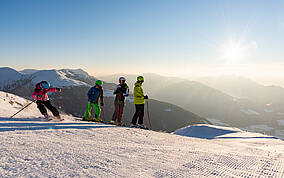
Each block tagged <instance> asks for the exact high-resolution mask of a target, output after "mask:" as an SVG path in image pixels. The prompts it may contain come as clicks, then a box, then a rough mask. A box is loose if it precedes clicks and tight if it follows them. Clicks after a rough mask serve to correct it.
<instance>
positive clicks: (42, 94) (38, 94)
mask: <svg viewBox="0 0 284 178" xmlns="http://www.w3.org/2000/svg"><path fill="white" fill-rule="evenodd" d="M55 91H56V88H52V87H50V88H49V89H47V90H42V89H41V88H40V86H39V85H38V84H37V85H36V88H35V90H34V92H33V94H32V97H33V99H35V100H42V101H47V100H49V98H48V96H47V92H55Z"/></svg>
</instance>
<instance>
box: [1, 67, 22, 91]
mask: <svg viewBox="0 0 284 178" xmlns="http://www.w3.org/2000/svg"><path fill="white" fill-rule="evenodd" d="M21 79H23V75H22V74H21V73H20V72H18V71H16V70H14V69H11V68H9V67H1V68H0V89H1V90H5V89H6V88H9V87H13V86H14V84H15V82H16V81H19V80H21Z"/></svg>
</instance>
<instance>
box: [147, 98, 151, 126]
mask: <svg viewBox="0 0 284 178" xmlns="http://www.w3.org/2000/svg"><path fill="white" fill-rule="evenodd" d="M147 116H148V121H149V125H150V130H152V125H151V121H150V116H149V102H148V99H147Z"/></svg>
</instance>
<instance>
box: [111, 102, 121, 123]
mask: <svg viewBox="0 0 284 178" xmlns="http://www.w3.org/2000/svg"><path fill="white" fill-rule="evenodd" d="M123 108H124V101H118V100H114V113H113V115H112V120H113V121H116V120H117V122H118V123H121V118H122V114H123Z"/></svg>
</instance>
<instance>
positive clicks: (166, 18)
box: [0, 0, 284, 86]
mask: <svg viewBox="0 0 284 178" xmlns="http://www.w3.org/2000/svg"><path fill="white" fill-rule="evenodd" d="M0 15H1V16H2V17H5V18H4V19H3V21H1V22H0V25H1V26H2V27H3V28H2V29H1V33H0V38H1V39H2V40H1V42H0V61H1V65H2V66H10V67H11V68H13V69H16V70H23V69H32V68H35V69H61V68H62V69H63V68H81V69H83V70H84V71H86V72H88V73H89V74H90V75H93V76H106V75H112V74H116V73H127V74H137V75H139V74H142V73H155V74H159V75H163V76H171V77H179V78H185V79H188V78H198V77H205V76H222V75H237V76H242V77H246V78H249V79H251V80H254V81H256V82H258V83H261V84H264V85H280V86H284V70H283V69H284V62H282V59H284V53H283V52H282V46H284V40H283V39H284V1H282V0H276V1H273V2H267V1H265V0H260V1H259V0H250V1H232V0H229V1H228V0H214V1H211V0H205V1H202V2H200V1H197V0H196V1H186V0H178V1H173V0H157V1H150V0H145V1H140V2H137V1H136V2H134V1H130V0H121V1H113V0H109V1H90V0H84V1H75V0H70V1H47V0H43V1H32V0H25V1H20V0H11V1H2V2H0Z"/></svg>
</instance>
